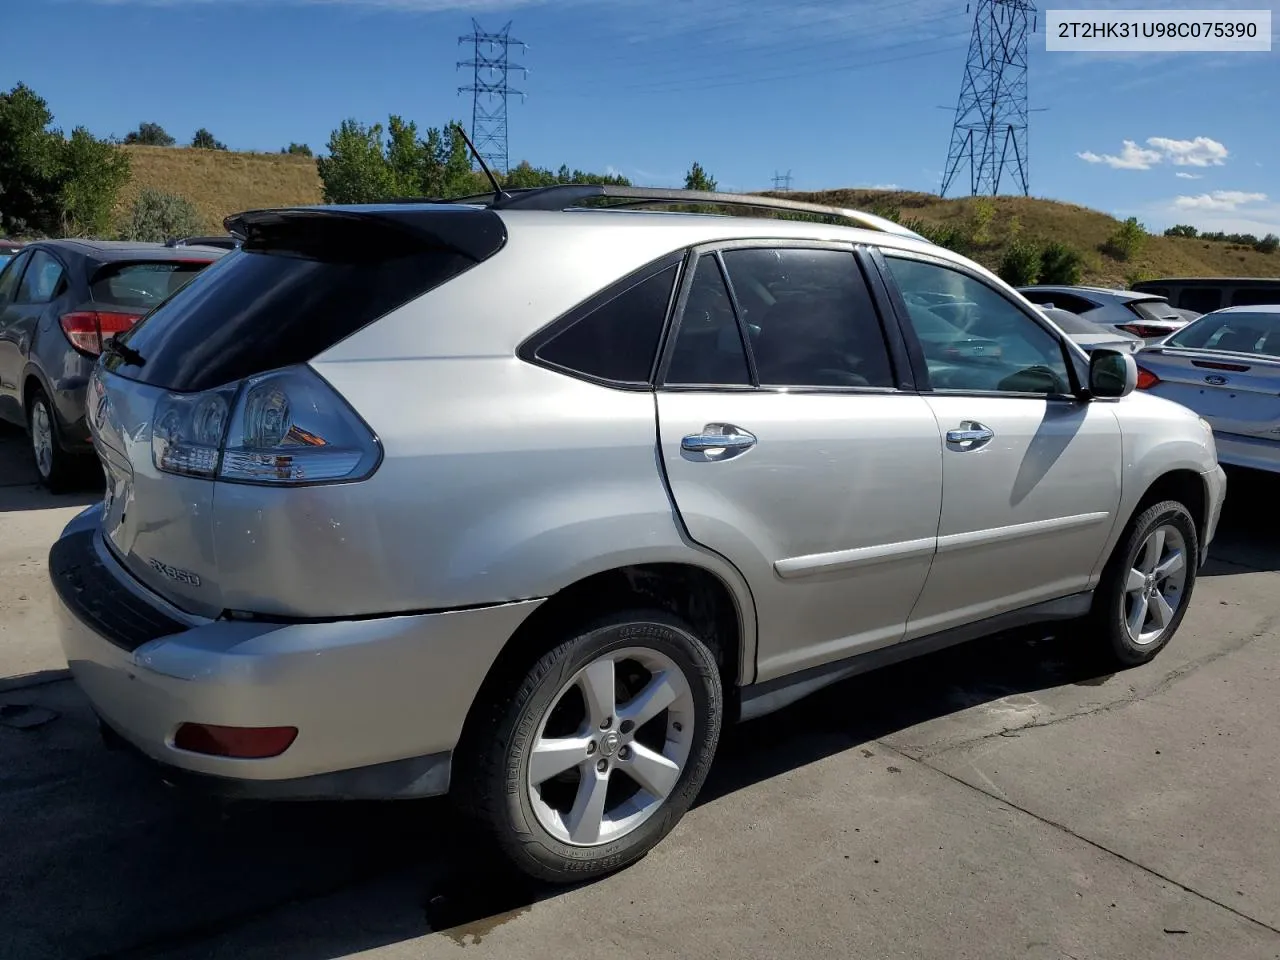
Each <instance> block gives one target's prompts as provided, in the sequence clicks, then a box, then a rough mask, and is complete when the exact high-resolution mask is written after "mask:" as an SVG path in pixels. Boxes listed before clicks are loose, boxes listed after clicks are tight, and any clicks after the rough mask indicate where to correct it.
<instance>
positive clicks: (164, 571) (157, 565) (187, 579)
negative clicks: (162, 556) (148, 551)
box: [147, 557, 200, 587]
mask: <svg viewBox="0 0 1280 960" xmlns="http://www.w3.org/2000/svg"><path fill="white" fill-rule="evenodd" d="M147 563H148V564H149V565H150V567H151V569H152V570H154V571H156V573H159V574H160V575H161V576H164V577H168V578H169V579H170V580H172V581H173V582H174V583H185V584H187V585H188V586H192V587H198V586H200V577H199V575H197V574H194V573H192V572H191V571H190V570H182V569H180V568H178V567H171V566H169V564H167V563H162V562H161V561H159V560H157V559H155V557H152V558H150V559H149V560H147Z"/></svg>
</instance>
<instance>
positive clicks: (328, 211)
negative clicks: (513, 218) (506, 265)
mask: <svg viewBox="0 0 1280 960" xmlns="http://www.w3.org/2000/svg"><path fill="white" fill-rule="evenodd" d="M223 226H224V227H225V228H226V230H227V232H228V233H230V234H231V235H232V236H234V237H236V238H238V239H239V240H240V241H241V244H242V249H244V250H246V251H248V252H260V253H280V254H292V255H294V256H299V257H305V258H308V259H316V260H335V261H343V262H353V261H367V260H377V259H384V258H388V257H396V256H402V255H410V254H415V253H424V252H427V251H431V250H448V251H452V252H454V253H457V254H460V255H461V256H463V257H466V258H467V259H468V260H472V261H474V262H476V263H479V262H481V261H483V260H487V259H488V258H489V257H491V256H493V255H494V254H495V253H497V252H498V251H499V250H500V249H502V247H503V245H504V244H505V243H506V241H507V228H506V224H505V223H504V222H503V220H502V218H501V217H500V216H498V215H497V214H496V213H494V212H493V211H492V210H483V209H476V208H474V207H459V206H455V205H448V206H446V205H440V206H434V205H433V206H429V207H416V208H415V207H403V206H395V205H381V204H370V205H365V206H345V205H344V206H336V205H335V206H323V207H321V206H317V207H286V208H274V209H264V210H247V211H244V212H242V213H237V214H233V215H232V216H230V217H227V218H226V219H225V220H224V221H223Z"/></svg>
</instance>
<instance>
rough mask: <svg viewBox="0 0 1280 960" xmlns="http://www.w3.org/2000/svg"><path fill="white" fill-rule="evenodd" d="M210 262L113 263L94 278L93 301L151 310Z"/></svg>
mask: <svg viewBox="0 0 1280 960" xmlns="http://www.w3.org/2000/svg"><path fill="white" fill-rule="evenodd" d="M209 262H210V261H205V260H201V261H199V262H191V263H187V262H182V261H174V260H161V261H157V262H145V261H137V262H131V263H109V264H107V265H106V266H105V267H103V268H102V269H100V270H99V271H98V272H97V273H95V274H94V275H93V280H92V281H91V282H90V284H89V298H90V299H91V300H93V301H94V302H95V303H102V304H109V305H111V306H116V307H132V308H133V309H136V310H150V309H151V308H152V307H154V306H155V305H156V304H158V303H160V301H162V300H164V299H165V298H166V297H168V296H170V295H171V294H173V293H176V292H177V291H178V290H179V289H181V288H182V287H183V286H184V285H185V284H186V283H187V281H188V280H190V279H191V278H192V277H194V276H195V275H196V274H197V273H199V272H200V271H201V270H203V269H204V268H205V267H207V266H208V265H209Z"/></svg>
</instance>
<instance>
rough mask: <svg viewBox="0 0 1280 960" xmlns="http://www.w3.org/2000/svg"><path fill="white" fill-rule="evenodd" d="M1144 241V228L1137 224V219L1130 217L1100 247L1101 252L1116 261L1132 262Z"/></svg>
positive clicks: (1140, 250)
mask: <svg viewBox="0 0 1280 960" xmlns="http://www.w3.org/2000/svg"><path fill="white" fill-rule="evenodd" d="M1146 241H1147V231H1146V228H1145V227H1143V225H1142V224H1140V223H1139V222H1138V218H1137V217H1130V218H1129V219H1127V220H1125V222H1124V223H1122V224H1120V226H1119V227H1118V228H1116V232H1115V233H1113V234H1112V235H1111V236H1110V237H1108V238H1107V242H1106V243H1104V244H1103V245H1102V252H1103V253H1105V254H1107V256H1110V257H1114V258H1115V259H1117V260H1132V259H1133V258H1134V257H1136V256H1137V255H1138V254H1139V253H1141V252H1142V247H1143V245H1144V244H1145V243H1146Z"/></svg>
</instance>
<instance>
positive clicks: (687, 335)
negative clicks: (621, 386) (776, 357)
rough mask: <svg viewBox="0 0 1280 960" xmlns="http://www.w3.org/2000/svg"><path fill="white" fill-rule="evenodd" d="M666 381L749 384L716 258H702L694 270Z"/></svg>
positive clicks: (746, 369)
mask: <svg viewBox="0 0 1280 960" xmlns="http://www.w3.org/2000/svg"><path fill="white" fill-rule="evenodd" d="M666 382H667V383H680V384H691V383H706V384H717V383H718V384H749V383H751V372H750V370H749V369H748V367H747V354H746V351H745V350H744V349H743V346H742V334H741V333H740V332H739V330H738V319H737V317H736V316H735V315H734V312H733V304H732V302H731V301H730V299H729V291H728V289H726V287H725V284H724V277H723V275H722V274H721V273H720V265H719V264H718V263H717V262H716V258H715V257H702V258H701V259H699V260H698V266H697V267H696V268H695V270H694V274H693V282H692V283H691V284H690V287H689V296H688V299H687V300H686V302H685V305H684V310H683V312H682V313H681V316H680V331H679V333H678V334H677V335H676V342H675V349H674V350H673V351H672V354H671V365H670V367H669V368H668V369H667V375H666Z"/></svg>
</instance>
